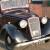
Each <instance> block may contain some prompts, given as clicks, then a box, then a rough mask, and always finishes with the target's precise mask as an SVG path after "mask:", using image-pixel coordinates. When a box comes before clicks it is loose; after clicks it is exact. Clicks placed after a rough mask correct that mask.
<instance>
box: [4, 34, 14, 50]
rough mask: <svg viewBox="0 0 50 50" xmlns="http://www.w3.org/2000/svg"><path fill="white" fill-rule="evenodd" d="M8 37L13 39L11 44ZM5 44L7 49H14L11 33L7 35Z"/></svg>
mask: <svg viewBox="0 0 50 50" xmlns="http://www.w3.org/2000/svg"><path fill="white" fill-rule="evenodd" d="M8 37H9V38H10V39H11V44H9V43H8V41H7V38H8ZM5 46H6V50H13V49H14V43H13V40H12V38H11V37H10V36H9V35H6V38H5Z"/></svg>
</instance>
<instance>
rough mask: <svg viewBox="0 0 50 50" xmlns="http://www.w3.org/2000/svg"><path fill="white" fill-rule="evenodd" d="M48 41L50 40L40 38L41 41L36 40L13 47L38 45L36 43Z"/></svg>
mask: <svg viewBox="0 0 50 50" xmlns="http://www.w3.org/2000/svg"><path fill="white" fill-rule="evenodd" d="M48 39H50V37H45V38H41V39H38V40H34V41H30V42H25V43H21V44H17V45H16V46H15V47H21V46H26V45H30V44H32V43H38V42H41V41H45V40H48Z"/></svg>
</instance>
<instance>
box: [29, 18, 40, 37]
mask: <svg viewBox="0 0 50 50" xmlns="http://www.w3.org/2000/svg"><path fill="white" fill-rule="evenodd" d="M28 25H29V29H30V33H31V36H32V38H35V37H39V36H41V29H40V21H39V17H31V18H29V19H28Z"/></svg>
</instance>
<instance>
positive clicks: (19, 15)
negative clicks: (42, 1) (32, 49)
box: [0, 0, 50, 50]
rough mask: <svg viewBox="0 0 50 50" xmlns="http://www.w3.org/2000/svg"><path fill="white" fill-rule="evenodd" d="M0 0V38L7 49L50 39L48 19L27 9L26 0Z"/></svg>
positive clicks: (49, 20) (49, 21) (11, 49)
mask: <svg viewBox="0 0 50 50" xmlns="http://www.w3.org/2000/svg"><path fill="white" fill-rule="evenodd" d="M21 1H22V0H20V2H19V1H18V2H17V0H2V1H0V4H1V5H0V40H1V41H4V42H5V46H6V49H7V50H13V48H14V47H15V46H16V47H20V46H25V45H29V44H32V43H37V42H39V41H43V40H47V39H50V36H49V35H50V19H48V18H47V17H46V16H45V17H41V18H40V17H39V16H38V15H36V14H35V13H33V12H32V11H30V9H29V4H28V0H24V1H23V2H21Z"/></svg>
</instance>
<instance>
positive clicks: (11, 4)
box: [1, 0, 28, 10]
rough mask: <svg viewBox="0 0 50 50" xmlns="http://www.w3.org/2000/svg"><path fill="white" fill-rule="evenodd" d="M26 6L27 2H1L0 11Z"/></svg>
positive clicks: (12, 0) (25, 0)
mask: <svg viewBox="0 0 50 50" xmlns="http://www.w3.org/2000/svg"><path fill="white" fill-rule="evenodd" d="M26 4H28V0H2V1H1V9H2V10H6V9H11V8H23V7H26Z"/></svg>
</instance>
